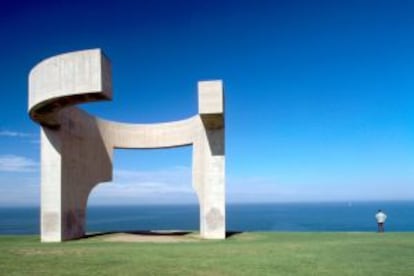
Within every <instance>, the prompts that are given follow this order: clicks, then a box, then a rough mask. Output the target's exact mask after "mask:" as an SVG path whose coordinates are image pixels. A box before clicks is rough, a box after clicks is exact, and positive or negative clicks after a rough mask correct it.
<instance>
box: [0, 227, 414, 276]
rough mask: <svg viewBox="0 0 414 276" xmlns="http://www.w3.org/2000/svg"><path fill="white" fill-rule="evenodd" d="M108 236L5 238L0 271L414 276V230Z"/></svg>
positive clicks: (0, 242) (1, 239)
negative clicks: (171, 238)
mask: <svg viewBox="0 0 414 276" xmlns="http://www.w3.org/2000/svg"><path fill="white" fill-rule="evenodd" d="M103 239H104V238H103V237H96V238H90V239H84V240H79V241H71V242H65V243H60V244H59V243H48V244H41V243H40V242H39V239H38V237H36V236H0V274H1V275H364V276H365V275H414V233H385V234H376V233H274V232H273V233H271V232H269V233H256V232H250V233H242V234H238V235H234V236H232V237H230V238H228V239H227V240H225V241H203V240H201V241H199V240H196V241H192V242H190V241H188V242H178V243H177V242H176V243H151V242H109V241H104V240H103ZM184 239H186V238H184ZM188 239H190V240H194V238H192V237H191V236H190V237H188Z"/></svg>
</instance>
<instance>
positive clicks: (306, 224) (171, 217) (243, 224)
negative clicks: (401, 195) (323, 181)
mask: <svg viewBox="0 0 414 276" xmlns="http://www.w3.org/2000/svg"><path fill="white" fill-rule="evenodd" d="M378 209H383V210H384V212H385V213H386V214H387V215H388V219H387V221H386V224H385V229H386V231H398V232H407V231H414V216H413V214H414V201H413V202H411V201H404V202H403V201H400V202H397V201H395V202H392V201H388V202H352V203H351V202H342V203H280V204H228V205H227V214H226V216H227V217H226V226H227V230H229V231H307V232H308V231H310V232H315V231H363V232H366V231H371V232H372V231H376V222H375V219H374V215H375V213H376V211H377V210H378ZM198 212H199V209H198V206H197V205H145V206H144V205H142V206H139V205H138V206H90V207H88V209H87V232H97V231H98V232H100V231H103V232H106V231H134V230H172V229H174V230H198V225H199V218H198V216H199V214H198ZM38 233H39V208H36V207H2V208H0V234H38Z"/></svg>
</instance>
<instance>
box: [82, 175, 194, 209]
mask: <svg viewBox="0 0 414 276" xmlns="http://www.w3.org/2000/svg"><path fill="white" fill-rule="evenodd" d="M195 202H196V195H195V191H194V189H193V188H192V184H191V169H190V168H188V167H172V168H167V169H163V170H155V171H131V170H115V172H114V179H113V182H109V183H102V184H100V185H99V186H98V187H96V188H95V189H94V190H93V192H92V194H91V196H90V200H89V203H91V204H137V203H161V204H162V203H195Z"/></svg>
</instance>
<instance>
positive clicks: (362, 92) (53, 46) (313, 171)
mask: <svg viewBox="0 0 414 276" xmlns="http://www.w3.org/2000/svg"><path fill="white" fill-rule="evenodd" d="M413 14H414V3H413V2H412V1H345V0H344V1H339V0H338V1H305V0H303V1H226V0H223V1H215V0H213V1H195V0H194V1H173V0H171V1H167V0H165V1H87V0H84V1H33V2H29V1H11V0H10V1H2V4H1V8H0V37H1V40H2V43H0V60H1V66H0V80H1V81H0V91H1V96H2V100H1V101H0V103H1V108H2V114H3V115H1V117H0V205H27V204H29V205H38V204H39V189H40V187H39V146H40V145H39V126H38V125H37V124H35V123H33V122H32V121H31V120H30V119H29V118H28V116H27V76H28V73H29V71H30V69H31V68H32V67H33V66H34V65H35V64H36V63H38V62H40V61H41V60H42V59H44V58H46V57H49V56H53V55H56V54H60V53H64V52H69V51H75V50H81V49H89V48H102V49H103V50H104V52H105V53H106V54H107V56H108V57H109V58H110V59H111V62H112V66H113V87H114V96H113V101H112V102H105V103H94V104H87V105H83V106H82V107H83V108H84V109H86V110H88V111H89V112H90V113H92V114H94V115H97V116H101V117H104V118H107V119H111V120H116V121H123V122H131V123H154V122H162V121H169V120H178V119H183V118H187V117H189V116H192V115H194V114H195V113H196V112H197V93H196V92H197V91H196V87H197V81H199V80H208V79H222V80H223V81H224V85H225V97H226V166H227V199H228V201H229V202H286V201H332V200H333V201H354V200H400V199H402V200H410V199H413V196H414V185H413V184H414V93H413V92H414V50H413V49H414V17H413V16H412V15H413ZM190 168H191V147H185V148H177V149H170V150H151V151H143V150H116V151H115V160H114V170H115V179H114V182H113V183H105V184H100V185H99V186H98V187H97V188H96V189H95V190H94V191H93V193H92V195H91V198H90V204H120V203H128V204H130V203H135V204H137V203H156V202H158V201H162V202H173V203H180V202H181V203H188V202H195V195H194V192H193V190H192V188H191V183H190V182H191V169H190Z"/></svg>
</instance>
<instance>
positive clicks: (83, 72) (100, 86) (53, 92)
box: [29, 49, 112, 126]
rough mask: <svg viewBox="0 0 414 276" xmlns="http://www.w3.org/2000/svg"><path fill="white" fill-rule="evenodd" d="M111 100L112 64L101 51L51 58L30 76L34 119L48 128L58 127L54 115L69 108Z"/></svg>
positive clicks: (30, 107)
mask: <svg viewBox="0 0 414 276" xmlns="http://www.w3.org/2000/svg"><path fill="white" fill-rule="evenodd" d="M111 98H112V78H111V65H110V62H109V60H108V59H107V58H106V57H105V55H104V54H103V53H102V51H101V50H100V49H91V50H84V51H77V52H71V53H66V54H61V55H57V56H54V57H51V58H48V59H46V60H43V61H42V62H40V63H39V64H37V65H36V66H35V67H34V68H33V69H32V70H31V72H30V75H29V112H30V116H31V117H32V119H33V120H35V121H38V122H40V123H42V124H44V125H46V126H56V125H58V122H56V121H55V118H54V116H53V113H55V111H57V110H59V109H61V108H63V107H65V106H68V105H73V104H78V103H83V102H90V101H97V100H108V99H111Z"/></svg>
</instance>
